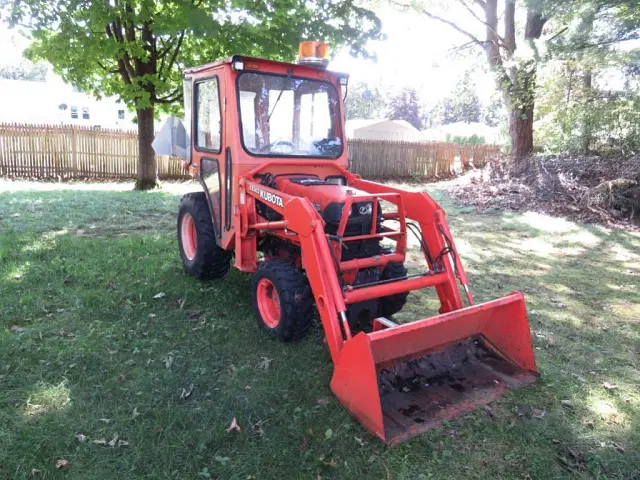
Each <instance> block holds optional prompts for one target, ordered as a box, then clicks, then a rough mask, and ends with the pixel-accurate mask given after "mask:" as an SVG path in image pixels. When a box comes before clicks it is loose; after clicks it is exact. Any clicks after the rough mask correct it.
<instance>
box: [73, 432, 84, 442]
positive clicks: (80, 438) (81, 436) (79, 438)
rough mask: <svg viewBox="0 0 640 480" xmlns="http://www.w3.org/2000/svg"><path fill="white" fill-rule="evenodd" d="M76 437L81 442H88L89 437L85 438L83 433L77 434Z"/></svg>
mask: <svg viewBox="0 0 640 480" xmlns="http://www.w3.org/2000/svg"><path fill="white" fill-rule="evenodd" d="M75 437H76V438H77V439H78V441H79V442H86V441H87V437H85V436H84V435H83V434H81V433H77V434H76V435H75Z"/></svg>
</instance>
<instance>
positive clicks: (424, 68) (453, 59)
mask: <svg viewBox="0 0 640 480" xmlns="http://www.w3.org/2000/svg"><path fill="white" fill-rule="evenodd" d="M376 13H377V15H378V17H379V18H380V19H381V20H382V31H383V33H384V34H385V35H386V39H385V40H384V41H375V42H373V41H372V42H369V45H368V47H369V50H370V51H371V52H373V53H375V54H376V56H377V61H376V62H374V61H372V60H362V59H354V58H353V57H351V56H350V55H349V53H348V51H347V50H346V49H344V50H342V51H339V52H337V55H336V57H335V58H334V59H333V60H332V62H331V63H330V65H329V68H330V69H332V70H337V71H341V72H345V73H348V74H349V75H350V77H351V81H360V82H373V83H382V84H383V85H387V86H390V87H391V88H394V87H397V88H400V87H402V86H403V85H409V86H411V87H414V88H416V89H417V90H418V91H419V92H420V96H421V98H422V100H423V101H424V102H428V103H431V102H435V101H437V100H438V99H440V98H442V97H443V96H446V95H447V94H448V93H450V91H451V89H452V88H453V87H454V86H455V83H456V82H457V80H458V79H459V78H460V77H461V76H462V75H463V74H464V72H465V70H467V69H471V70H472V72H473V78H474V80H475V81H476V84H477V89H478V95H479V97H480V99H481V100H482V101H488V100H489V97H490V96H491V94H492V93H493V92H494V88H495V87H494V84H493V79H492V78H491V76H490V75H489V74H488V73H487V72H486V68H485V64H486V60H485V57H484V54H483V53H482V52H481V51H480V50H479V49H472V50H469V51H468V52H469V53H467V54H464V55H463V54H458V55H456V54H455V52H454V50H455V48H456V47H459V46H460V45H463V44H465V43H468V41H469V39H468V38H467V37H465V36H463V35H462V34H460V33H458V32H456V31H455V30H453V29H452V28H451V27H449V26H447V25H444V24H442V23H440V22H438V21H436V20H432V19H429V18H428V17H426V16H424V15H421V14H419V13H415V12H402V11H399V10H397V9H395V8H393V7H389V6H387V7H381V8H379V9H377V11H376ZM452 13H454V14H455V15H456V16H458V17H457V18H458V23H459V24H460V26H462V27H463V28H465V29H467V30H470V31H474V30H477V27H478V24H477V21H476V20H474V19H472V18H467V17H468V14H467V13H466V12H452ZM478 35H482V32H479V33H478Z"/></svg>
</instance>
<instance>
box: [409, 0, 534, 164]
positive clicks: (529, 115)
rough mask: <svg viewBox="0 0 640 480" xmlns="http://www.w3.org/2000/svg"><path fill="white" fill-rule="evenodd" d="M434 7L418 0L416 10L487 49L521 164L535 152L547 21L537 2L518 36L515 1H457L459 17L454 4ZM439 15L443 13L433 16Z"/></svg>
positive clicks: (516, 156) (529, 7)
mask: <svg viewBox="0 0 640 480" xmlns="http://www.w3.org/2000/svg"><path fill="white" fill-rule="evenodd" d="M435 3H436V2H413V3H411V7H412V8H414V9H416V10H417V11H419V12H421V13H422V14H423V15H425V17H427V18H429V19H432V20H436V21H438V22H440V23H443V24H445V25H448V26H449V27H451V28H452V29H453V30H455V31H457V32H458V33H460V34H462V35H464V36H465V37H466V38H467V39H469V40H470V42H469V43H470V44H471V45H474V46H477V47H480V48H481V49H482V50H483V51H484V53H485V55H486V59H487V63H488V65H489V68H490V69H491V71H492V72H493V74H494V76H495V81H496V87H497V89H498V90H499V91H500V92H501V93H502V97H503V101H504V103H505V106H506V108H507V110H508V112H509V133H510V136H511V147H512V151H513V154H514V156H515V158H516V160H518V159H521V158H523V157H525V156H527V155H528V154H530V153H531V152H532V151H533V113H534V105H535V86H536V69H537V60H538V53H539V52H538V46H537V43H538V42H537V40H539V39H540V38H541V36H542V29H543V27H544V25H545V23H546V22H547V19H546V18H545V17H544V16H543V14H542V13H541V10H539V9H538V8H537V7H536V6H535V5H534V4H533V3H531V4H529V5H527V7H526V12H525V15H526V20H525V24H524V28H523V29H522V32H521V34H520V38H518V34H517V32H518V30H517V29H516V0H457V2H455V3H454V6H455V7H456V8H457V9H458V10H459V12H458V11H456V12H454V13H452V11H451V10H450V9H449V7H451V5H450V3H449V2H446V3H444V4H440V5H436V4H435ZM403 6H404V7H406V6H407V5H406V4H404V5H403ZM436 11H441V12H444V13H441V12H439V13H434V12H436ZM459 13H464V14H466V16H467V18H468V20H469V21H466V22H462V21H460V19H459V18H460V17H459V16H458V14H459ZM463 25H464V26H463ZM467 25H470V26H472V28H467V27H466V26H467ZM481 30H484V33H483V34H481V33H480V32H481Z"/></svg>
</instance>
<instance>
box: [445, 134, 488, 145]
mask: <svg viewBox="0 0 640 480" xmlns="http://www.w3.org/2000/svg"><path fill="white" fill-rule="evenodd" d="M446 142H447V143H455V144H457V145H483V144H485V143H487V140H486V139H485V138H484V137H483V136H482V135H477V134H475V133H474V134H473V135H470V136H466V137H465V136H461V135H451V134H450V133H448V134H447V137H446Z"/></svg>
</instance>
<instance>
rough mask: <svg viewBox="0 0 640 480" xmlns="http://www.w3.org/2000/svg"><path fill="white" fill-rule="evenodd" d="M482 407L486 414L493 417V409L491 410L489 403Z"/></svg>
mask: <svg viewBox="0 0 640 480" xmlns="http://www.w3.org/2000/svg"><path fill="white" fill-rule="evenodd" d="M482 408H483V410H484V411H485V412H487V415H489V416H490V417H491V418H493V410H491V407H490V406H489V405H485V406H484V407H482Z"/></svg>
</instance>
